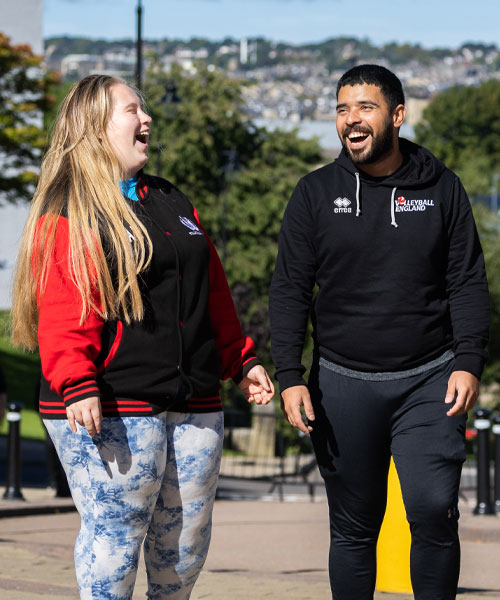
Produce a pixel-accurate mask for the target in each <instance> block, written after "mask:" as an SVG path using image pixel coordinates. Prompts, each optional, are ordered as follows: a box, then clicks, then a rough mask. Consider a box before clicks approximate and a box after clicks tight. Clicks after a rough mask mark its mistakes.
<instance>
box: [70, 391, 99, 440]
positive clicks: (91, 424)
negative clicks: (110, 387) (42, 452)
mask: <svg viewBox="0 0 500 600" xmlns="http://www.w3.org/2000/svg"><path fill="white" fill-rule="evenodd" d="M66 415H67V417H68V423H69V426H70V427H71V431H73V432H74V433H76V431H77V429H76V423H78V425H81V426H82V427H85V429H86V430H87V431H88V432H89V435H90V436H91V437H94V435H96V434H97V433H101V422H102V410H101V401H100V400H99V398H98V396H92V398H85V400H79V401H78V402H74V403H73V404H70V405H69V406H68V407H67V408H66Z"/></svg>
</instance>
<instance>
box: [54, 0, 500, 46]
mask: <svg viewBox="0 0 500 600" xmlns="http://www.w3.org/2000/svg"><path fill="white" fill-rule="evenodd" d="M137 3H138V0H43V4H44V26H43V35H44V37H50V36H55V35H72V36H84V37H90V38H95V39H97V38H100V39H108V40H112V39H120V38H134V37H135V31H136V8H137ZM142 5H143V38H144V39H161V38H180V39H186V40H187V39H189V38H191V37H203V38H208V39H212V40H220V39H223V38H224V37H232V38H235V39H240V38H242V37H255V36H262V37H265V38H268V39H271V40H275V41H286V42H291V43H295V44H300V43H304V42H319V41H322V40H325V39H327V38H330V37H339V36H347V37H355V38H360V39H365V38H368V39H369V40H370V41H371V42H373V43H375V44H377V45H378V44H382V43H387V42H392V41H396V42H398V43H411V44H417V43H418V44H421V45H422V46H424V47H425V48H436V47H441V48H442V47H450V48H457V47H459V46H460V45H461V44H462V43H464V42H467V41H473V42H483V43H494V44H496V45H498V46H500V27H499V25H498V24H499V23H500V2H497V1H496V0H473V1H471V0H142Z"/></svg>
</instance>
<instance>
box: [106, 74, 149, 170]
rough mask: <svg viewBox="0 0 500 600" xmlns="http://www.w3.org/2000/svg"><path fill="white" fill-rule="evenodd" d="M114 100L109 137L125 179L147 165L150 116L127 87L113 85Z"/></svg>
mask: <svg viewBox="0 0 500 600" xmlns="http://www.w3.org/2000/svg"><path fill="white" fill-rule="evenodd" d="M111 100H112V103H113V105H112V106H113V107H112V112H111V118H110V119H109V121H108V124H107V126H106V135H107V137H108V141H109V143H110V145H111V148H112V149H113V152H114V153H115V156H116V158H117V159H118V162H119V164H120V168H121V177H122V178H123V179H124V180H126V179H130V178H131V177H134V175H135V174H136V173H137V172H138V171H140V169H142V167H144V165H145V164H146V163H147V162H148V139H149V126H150V124H151V117H150V116H149V115H147V114H146V113H145V112H144V110H143V109H142V105H141V101H140V99H139V96H138V95H137V94H136V93H135V92H134V91H133V90H132V89H130V88H129V87H128V86H127V85H124V84H122V83H118V84H116V85H114V86H113V87H112V88H111Z"/></svg>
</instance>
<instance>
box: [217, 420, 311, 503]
mask: <svg viewBox="0 0 500 600" xmlns="http://www.w3.org/2000/svg"><path fill="white" fill-rule="evenodd" d="M224 419H225V427H224V453H223V456H222V463H221V471H220V477H221V479H222V480H231V479H232V480H241V481H246V482H264V483H267V484H268V486H267V490H266V493H267V494H273V493H275V492H277V493H278V494H279V498H280V500H283V499H284V495H285V489H286V488H287V487H288V486H303V487H305V489H306V490H307V493H308V495H309V497H310V499H311V501H314V493H315V487H316V486H317V485H321V477H320V475H319V471H318V468H317V464H316V459H315V457H314V454H313V451H312V446H311V442H310V440H309V438H308V437H307V436H303V435H299V434H298V433H297V432H296V431H295V430H293V429H292V428H291V427H290V426H289V425H288V423H286V422H285V421H284V419H283V417H282V416H281V415H276V414H274V412H259V411H258V410H256V411H254V413H253V414H252V415H250V416H249V415H248V414H247V413H245V412H243V411H237V410H226V411H225V413H224ZM245 421H247V422H246V423H245Z"/></svg>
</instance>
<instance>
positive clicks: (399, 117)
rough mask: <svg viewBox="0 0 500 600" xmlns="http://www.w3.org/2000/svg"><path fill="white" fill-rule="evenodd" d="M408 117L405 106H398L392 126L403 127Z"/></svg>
mask: <svg viewBox="0 0 500 600" xmlns="http://www.w3.org/2000/svg"><path fill="white" fill-rule="evenodd" d="M405 117H406V108H405V106H404V104H398V105H397V106H396V108H395V109H394V110H393V112H392V124H393V125H394V127H401V125H402V124H403V122H404V120H405Z"/></svg>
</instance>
